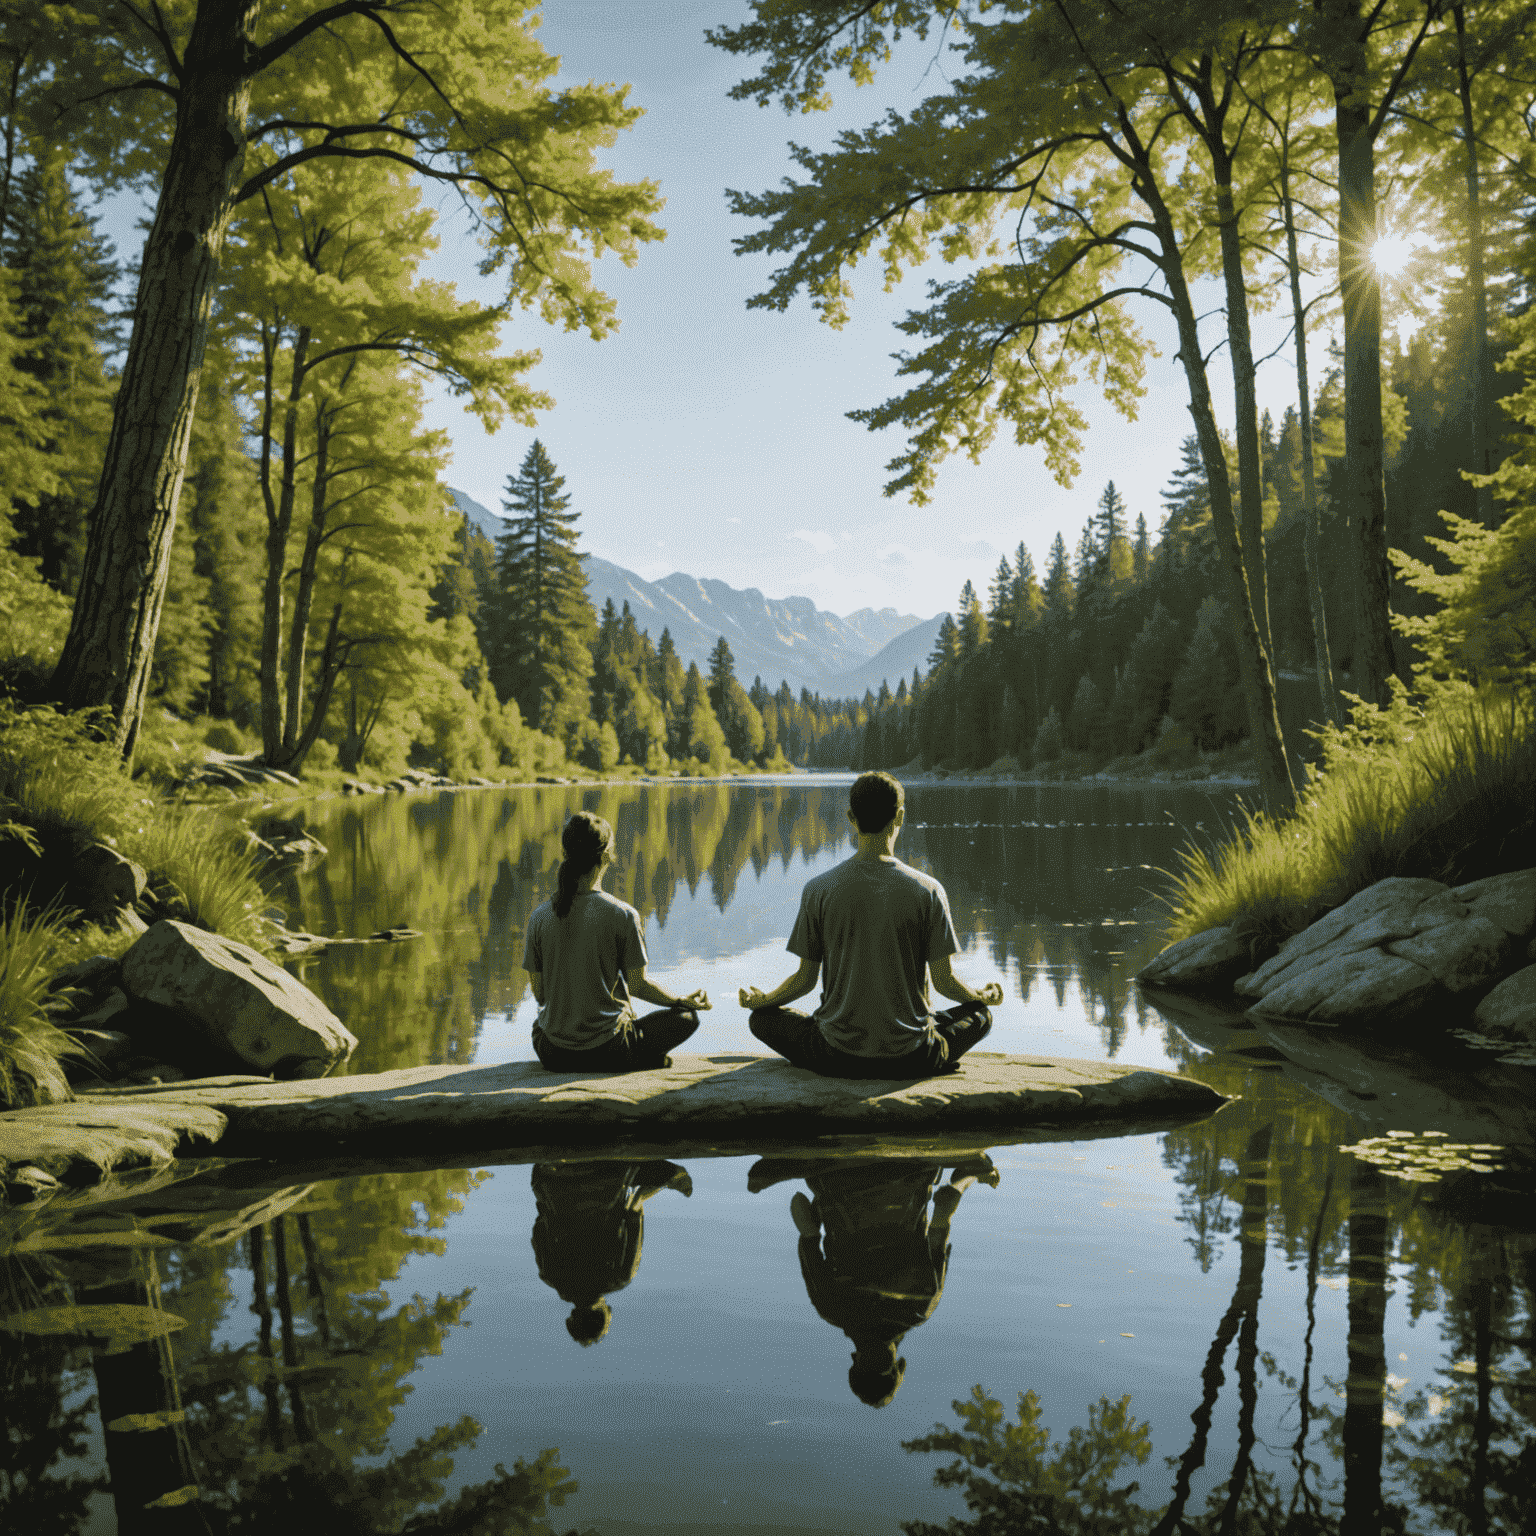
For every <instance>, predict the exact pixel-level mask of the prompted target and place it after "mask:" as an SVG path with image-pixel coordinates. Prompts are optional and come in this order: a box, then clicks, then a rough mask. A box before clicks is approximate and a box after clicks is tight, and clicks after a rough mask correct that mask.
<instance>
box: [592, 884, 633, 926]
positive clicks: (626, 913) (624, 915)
mask: <svg viewBox="0 0 1536 1536" xmlns="http://www.w3.org/2000/svg"><path fill="white" fill-rule="evenodd" d="M592 894H593V895H594V896H596V897H598V898H600V899H601V901H602V904H603V906H604V908H606V909H607V911H608V912H609V914H610V915H611V916H613V917H615V918H621V919H623V920H624V921H626V922H636V923H638V922H639V921H640V914H639V913H638V912H637V911H636V910H635V909H634V908H633V907H632V906H630V904H629V903H628V902H627V901H622V900H620V898H619V897H617V896H615V895H614V894H613V893H612V892H611V891H603V890H597V891H593V892H592Z"/></svg>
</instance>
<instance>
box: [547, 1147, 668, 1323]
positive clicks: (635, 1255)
mask: <svg viewBox="0 0 1536 1536" xmlns="http://www.w3.org/2000/svg"><path fill="white" fill-rule="evenodd" d="M532 1182H533V1197H534V1199H535V1200H536V1201H537V1202H538V1207H539V1214H538V1216H537V1217H536V1218H535V1219H534V1223H533V1256H534V1259H535V1261H536V1262H537V1264H538V1266H539V1279H540V1280H542V1281H543V1282H544V1283H545V1285H547V1286H549V1287H550V1289H551V1290H553V1291H554V1292H555V1294H556V1295H557V1296H559V1298H560V1299H561V1300H562V1301H568V1302H569V1303H570V1304H571V1315H570V1316H569V1317H568V1318H566V1320H565V1326H566V1330H567V1331H568V1332H569V1333H570V1335H571V1337H572V1338H573V1339H575V1340H576V1342H577V1343H578V1344H580V1345H582V1346H583V1347H585V1346H586V1345H588V1344H595V1343H597V1341H598V1340H599V1339H600V1338H602V1336H603V1335H604V1334H605V1333H607V1332H608V1324H609V1323H610V1322H611V1321H612V1319H613V1309H612V1308H611V1307H610V1306H609V1305H608V1303H607V1301H606V1300H605V1299H604V1298H605V1297H607V1296H609V1295H611V1294H612V1293H613V1292H614V1291H622V1290H623V1289H624V1287H625V1286H626V1285H628V1284H629V1282H630V1281H631V1280H633V1279H634V1278H635V1273H636V1271H637V1270H638V1269H639V1268H640V1244H641V1240H642V1238H643V1237H644V1234H645V1212H644V1209H643V1208H644V1205H645V1202H646V1201H647V1200H649V1199H650V1198H651V1196H652V1195H654V1194H656V1193H657V1191H658V1190H663V1189H676V1190H680V1191H681V1192H682V1193H683V1194H685V1195H691V1194H692V1193H693V1180H692V1179H690V1178H689V1177H688V1170H687V1169H686V1168H680V1167H679V1166H678V1165H677V1164H676V1163H669V1162H667V1161H666V1159H665V1158H659V1157H658V1158H652V1159H651V1160H650V1161H649V1162H641V1163H626V1162H572V1163H535V1164H534V1165H533V1180H532Z"/></svg>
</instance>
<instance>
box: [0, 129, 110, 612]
mask: <svg viewBox="0 0 1536 1536" xmlns="http://www.w3.org/2000/svg"><path fill="white" fill-rule="evenodd" d="M10 215H11V216H10V221H9V228H8V229H7V230H6V239H5V244H4V257H5V264H6V265H7V266H8V267H10V269H11V270H12V272H13V273H14V274H15V277H16V280H17V287H16V294H15V305H16V331H17V338H18V341H19V342H20V348H19V352H18V355H17V357H16V360H15V361H16V366H17V367H18V368H19V369H21V370H22V371H23V372H24V373H27V374H29V375H30V376H31V377H32V378H33V379H35V380H36V381H37V384H38V386H39V387H40V389H41V390H42V401H41V406H40V409H39V412H38V426H39V429H40V432H41V442H40V447H41V448H42V450H43V452H44V454H45V455H46V456H47V458H48V459H49V461H50V469H51V471H52V474H53V476H54V477H55V480H56V484H55V486H54V489H53V490H52V491H51V492H47V493H44V494H42V495H40V496H37V497H34V498H28V497H26V496H18V497H17V499H16V502H15V511H14V513H13V516H14V520H15V527H16V535H17V538H16V548H17V551H18V553H20V554H23V555H27V556H32V557H34V558H36V559H37V560H38V561H39V562H40V569H41V571H42V574H43V576H44V577H45V578H46V579H47V580H48V581H49V582H50V583H51V584H52V585H54V586H55V587H57V588H58V589H59V590H60V591H61V592H65V593H69V594H73V593H74V591H75V589H76V588H77V586H78V585H79V581H80V571H81V567H82V564H83V562H84V559H85V530H86V516H87V513H88V512H89V510H90V504H91V499H92V498H93V496H94V495H95V493H96V479H97V476H98V474H99V472H100V469H101V457H102V453H103V452H104V450H105V446H106V440H107V431H108V429H109V427H110V425H111V414H112V393H113V381H112V379H111V378H110V376H109V373H108V368H107V362H106V354H107V353H108V352H109V351H110V350H111V349H112V348H113V347H114V346H115V345H116V342H117V336H116V328H115V324H114V321H113V319H112V316H111V303H112V290H113V287H114V285H115V284H116V282H117V279H118V275H119V270H120V269H119V267H118V265H117V262H116V261H115V260H114V259H113V250H112V245H111V243H110V242H109V241H108V240H106V239H105V238H103V237H102V236H101V235H99V234H98V233H97V232H96V220H95V219H93V218H91V217H90V216H88V215H87V214H85V213H84V212H82V211H81V209H80V206H79V204H78V203H77V202H76V200H75V195H74V193H73V191H72V190H71V188H70V185H69V176H68V170H67V167H66V164H65V161H64V156H63V153H62V151H61V150H59V149H57V148H54V149H50V150H47V151H45V152H44V153H43V154H41V155H40V156H38V157H37V158H36V159H35V160H34V161H33V162H32V164H31V165H29V166H28V167H27V169H26V170H25V171H24V172H23V173H22V175H21V176H20V177H19V178H18V181H17V184H16V187H15V190H14V192H13V194H12V199H11V210H10ZM8 489H10V488H9V487H8ZM13 494H15V493H14V491H13Z"/></svg>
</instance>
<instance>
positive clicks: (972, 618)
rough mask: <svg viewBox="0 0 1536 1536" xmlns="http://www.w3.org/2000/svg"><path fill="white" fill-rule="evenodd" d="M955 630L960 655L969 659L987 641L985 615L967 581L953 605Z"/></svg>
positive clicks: (974, 589) (973, 589)
mask: <svg viewBox="0 0 1536 1536" xmlns="http://www.w3.org/2000/svg"><path fill="white" fill-rule="evenodd" d="M955 611H956V624H955V627H956V630H957V632H958V634H959V641H960V657H961V659H962V660H964V661H969V660H970V658H971V657H973V656H975V655H978V654H979V653H980V652H981V650H982V648H983V647H984V646H985V645H986V643H987V616H986V614H985V613H983V612H982V609H981V599H980V598H979V597H977V595H976V588H975V587H974V586H972V585H971V583H970V582H969V581H967V582H966V584H965V585H964V586H963V587H961V589H960V600H959V602H958V603H957V604H956V605H955Z"/></svg>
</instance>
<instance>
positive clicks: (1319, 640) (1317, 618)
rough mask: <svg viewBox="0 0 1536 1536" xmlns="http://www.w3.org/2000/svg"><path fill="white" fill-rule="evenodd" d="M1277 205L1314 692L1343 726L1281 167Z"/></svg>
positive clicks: (1285, 171)
mask: <svg viewBox="0 0 1536 1536" xmlns="http://www.w3.org/2000/svg"><path fill="white" fill-rule="evenodd" d="M1280 205H1281V212H1282V215H1283V217H1284V219H1285V264H1286V268H1287V270H1288V272H1289V275H1290V280H1291V315H1292V323H1293V324H1294V326H1295V328H1296V402H1297V411H1298V425H1299V426H1300V429H1301V507H1302V512H1301V515H1302V527H1301V548H1302V557H1303V559H1304V561H1305V564H1306V572H1307V607H1308V608H1309V610H1310V611H1311V614H1312V650H1313V654H1314V657H1315V659H1316V664H1317V694H1318V698H1319V699H1320V700H1321V702H1322V706H1323V715H1324V718H1325V719H1326V720H1327V722H1328V723H1329V724H1330V725H1343V723H1344V717H1343V713H1342V711H1341V710H1340V709H1339V690H1338V686H1337V684H1336V683H1335V682H1334V679H1333V653H1332V652H1331V651H1330V650H1329V648H1328V608H1327V604H1325V603H1324V601H1323V559H1322V549H1321V545H1322V515H1321V513H1320V512H1319V511H1318V506H1317V465H1316V460H1315V458H1314V455H1313V451H1312V450H1313V444H1312V384H1311V381H1310V380H1309V379H1308V377H1307V309H1306V305H1305V304H1303V303H1302V301H1301V257H1300V254H1299V253H1298V251H1297V249H1296V205H1295V203H1294V201H1293V200H1292V198H1291V184H1290V168H1289V166H1288V165H1287V164H1285V162H1283V161H1282V162H1281V166H1280Z"/></svg>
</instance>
